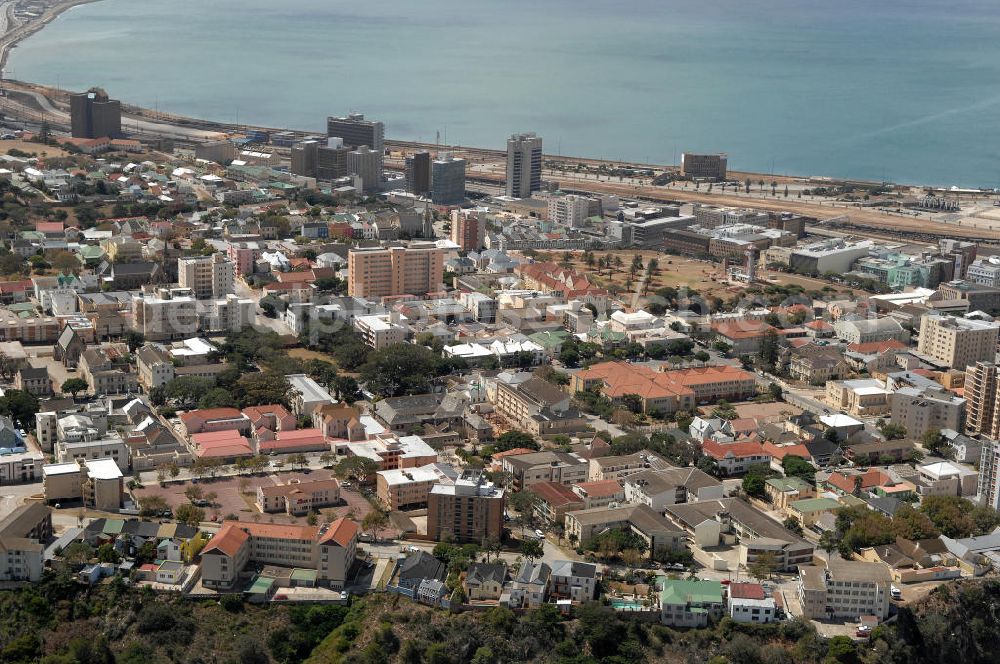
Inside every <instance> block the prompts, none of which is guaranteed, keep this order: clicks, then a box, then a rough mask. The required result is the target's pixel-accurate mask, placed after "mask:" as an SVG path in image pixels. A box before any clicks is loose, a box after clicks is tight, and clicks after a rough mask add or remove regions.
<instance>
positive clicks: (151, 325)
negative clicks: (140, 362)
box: [133, 288, 198, 341]
mask: <svg viewBox="0 0 1000 664" xmlns="http://www.w3.org/2000/svg"><path fill="white" fill-rule="evenodd" d="M133 316H134V324H133V327H134V329H135V331H136V332H139V333H141V334H142V336H143V337H145V338H146V339H147V340H150V341H159V340H162V339H186V338H188V337H193V336H196V333H197V331H198V306H197V301H196V300H195V298H194V297H193V295H192V293H191V291H189V290H188V289H185V288H173V289H170V288H160V289H157V290H156V291H155V293H146V292H143V293H141V294H139V295H137V296H136V298H135V300H134V302H133Z"/></svg>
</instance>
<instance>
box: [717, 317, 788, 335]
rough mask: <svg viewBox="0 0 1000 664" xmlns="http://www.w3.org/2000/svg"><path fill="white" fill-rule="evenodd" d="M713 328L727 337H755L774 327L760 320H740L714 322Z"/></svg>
mask: <svg viewBox="0 0 1000 664" xmlns="http://www.w3.org/2000/svg"><path fill="white" fill-rule="evenodd" d="M712 330H713V331H714V332H715V333H716V334H718V335H721V336H723V337H726V338H727V339H753V338H755V337H761V336H764V333H765V332H767V331H768V330H774V328H773V327H772V326H770V325H768V324H767V323H764V322H762V321H759V320H739V321H731V322H724V323H712Z"/></svg>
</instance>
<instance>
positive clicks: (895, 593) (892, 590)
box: [889, 586, 903, 599]
mask: <svg viewBox="0 0 1000 664" xmlns="http://www.w3.org/2000/svg"><path fill="white" fill-rule="evenodd" d="M889 596H890V597H892V598H893V599H903V591H902V590H900V589H899V588H897V587H896V586H889Z"/></svg>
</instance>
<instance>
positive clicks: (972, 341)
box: [917, 314, 1000, 369]
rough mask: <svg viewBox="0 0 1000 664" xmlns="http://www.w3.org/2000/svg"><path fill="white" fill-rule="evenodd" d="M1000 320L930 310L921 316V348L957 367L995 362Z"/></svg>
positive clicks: (927, 353) (919, 346)
mask: <svg viewBox="0 0 1000 664" xmlns="http://www.w3.org/2000/svg"><path fill="white" fill-rule="evenodd" d="M998 331H1000V324H997V323H993V322H986V321H981V320H974V319H971V318H955V317H953V316H942V315H936V314H927V315H925V316H924V317H923V318H921V319H920V340H919V342H918V343H917V351H918V352H919V353H922V354H923V355H926V356H928V357H931V358H934V359H935V360H937V361H938V362H941V363H942V364H945V365H947V366H949V367H953V368H955V369H965V367H967V366H971V365H973V364H975V363H976V362H993V361H995V360H996V354H997V333H998Z"/></svg>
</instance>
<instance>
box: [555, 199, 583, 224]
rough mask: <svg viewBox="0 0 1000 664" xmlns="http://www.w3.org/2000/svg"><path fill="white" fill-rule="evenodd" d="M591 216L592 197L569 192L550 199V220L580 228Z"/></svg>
mask: <svg viewBox="0 0 1000 664" xmlns="http://www.w3.org/2000/svg"><path fill="white" fill-rule="evenodd" d="M589 216H590V199H589V198H587V197H586V196H577V195H576V194H567V195H565V196H553V197H551V198H550V199H549V221H551V222H552V223H554V224H559V225H560V226H569V227H570V228H580V227H581V226H583V223H584V222H585V221H586V220H587V217H589Z"/></svg>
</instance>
